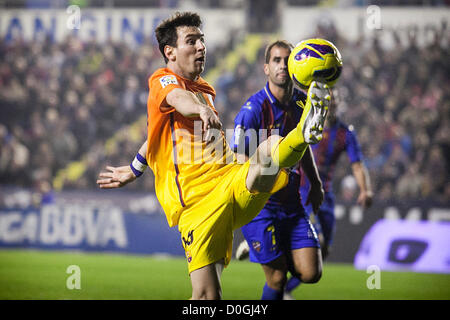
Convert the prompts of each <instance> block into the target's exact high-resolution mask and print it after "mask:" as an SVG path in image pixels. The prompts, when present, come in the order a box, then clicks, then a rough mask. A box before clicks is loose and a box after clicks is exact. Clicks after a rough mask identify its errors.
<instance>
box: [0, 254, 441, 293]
mask: <svg viewBox="0 0 450 320" xmlns="http://www.w3.org/2000/svg"><path fill="white" fill-rule="evenodd" d="M70 265H77V266H79V268H80V279H81V288H80V289H73V290H69V289H68V288H67V287H66V281H67V279H68V277H70V276H71V274H68V273H66V270H67V267H68V266H70ZM369 276H370V274H367V273H366V272H365V271H359V270H355V269H354V268H353V267H352V266H351V265H347V264H331V263H325V265H324V272H323V277H322V279H321V280H320V282H319V283H317V284H310V285H301V286H300V287H299V288H298V289H297V290H296V291H294V297H295V298H296V299H299V300H306V299H320V300H329V299H344V300H345V299H358V300H371V299H388V300H389V299H402V300H405V299H406V300H409V299H439V300H450V275H443V274H421V273H412V272H381V289H372V290H369V289H368V288H367V286H366V281H367V278H368V277H369ZM263 284H264V279H263V274H262V271H261V268H260V266H259V265H256V264H253V263H250V262H239V261H232V262H231V264H230V265H229V267H228V268H226V269H225V271H224V273H223V278H222V285H223V298H224V299H228V300H235V299H244V300H258V299H259V298H260V295H261V288H262V286H263ZM190 294H191V288H190V282H189V277H188V275H187V267H186V262H185V259H183V258H168V257H156V256H129V255H112V254H94V253H73V252H48V251H45V252H44V251H28V250H0V299H1V300H5V299H19V300H22V299H89V300H90V299H121V300H122V299H123V300H128V299H151V300H159V299H162V300H173V299H180V300H184V299H188V298H189V297H190Z"/></svg>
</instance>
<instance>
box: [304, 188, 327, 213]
mask: <svg viewBox="0 0 450 320" xmlns="http://www.w3.org/2000/svg"><path fill="white" fill-rule="evenodd" d="M324 196H325V191H324V190H323V187H322V184H321V183H315V184H312V185H311V188H310V189H309V193H308V198H307V199H306V205H308V204H311V206H312V209H313V212H314V214H317V212H318V211H319V208H320V205H321V204H322V202H323V198H324Z"/></svg>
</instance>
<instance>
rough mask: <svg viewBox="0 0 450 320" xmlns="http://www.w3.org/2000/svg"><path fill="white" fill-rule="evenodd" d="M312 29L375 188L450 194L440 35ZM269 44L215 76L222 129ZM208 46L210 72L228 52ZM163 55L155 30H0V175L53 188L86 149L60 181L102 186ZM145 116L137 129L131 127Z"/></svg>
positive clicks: (257, 82)
mask: <svg viewBox="0 0 450 320" xmlns="http://www.w3.org/2000/svg"><path fill="white" fill-rule="evenodd" d="M314 35H315V36H322V37H326V38H328V39H330V40H332V41H334V42H335V44H336V45H337V46H338V47H339V48H341V53H342V55H343V59H344V69H343V74H342V76H341V79H340V81H339V84H338V89H339V92H340V96H341V98H342V99H341V100H342V101H341V103H340V105H339V115H340V117H341V118H342V119H343V120H344V121H345V122H346V123H348V124H350V125H353V127H354V129H355V131H356V133H357V136H358V138H359V142H360V144H361V145H362V151H363V153H364V156H365V163H366V164H367V166H368V168H369V171H370V176H371V178H372V183H373V189H374V192H375V199H376V200H379V201H388V200H392V199H395V200H423V199H432V200H436V201H441V202H444V203H446V202H448V199H449V198H450V179H448V177H449V175H448V172H449V166H450V159H449V155H450V152H449V145H450V132H449V131H450V126H449V115H450V96H449V95H450V92H449V90H448V88H450V83H449V82H450V81H449V77H448V74H450V61H449V59H448V53H449V52H448V50H449V49H448V48H446V47H445V46H442V45H441V44H440V39H439V38H438V37H436V39H435V41H434V42H431V43H430V44H429V45H428V46H426V47H418V46H417V45H416V43H415V39H414V38H411V39H410V41H409V43H407V44H400V43H398V44H397V45H396V47H395V49H389V50H388V49H384V48H382V46H380V45H379V42H378V41H377V39H371V40H361V41H357V42H355V43H350V42H348V41H346V40H345V39H343V38H341V37H339V36H338V35H337V33H336V32H335V30H333V29H328V30H320V29H318V30H317V32H316V34H314ZM367 41H370V44H369V45H368V43H367ZM264 49H265V48H264V46H261V48H260V49H259V52H258V54H257V59H256V60H255V61H251V62H250V61H248V60H246V58H245V57H241V60H240V61H239V63H238V64H237V67H236V68H235V69H234V70H228V72H224V73H222V75H221V76H220V77H219V78H218V79H217V81H216V83H215V87H216V91H217V98H216V108H217V109H218V111H219V113H220V115H221V118H222V121H223V123H224V127H225V128H228V129H229V128H233V119H234V116H235V115H236V113H237V112H238V110H239V108H240V106H241V105H242V104H243V103H244V102H245V100H246V99H247V98H248V97H249V96H250V95H251V94H253V93H254V92H256V91H258V90H260V88H262V87H263V86H264V84H265V76H264V73H263V69H262V65H263V62H264ZM231 50H232V47H228V48H220V50H217V52H220V54H223V53H224V52H227V51H228V52H229V51H231ZM208 55H209V57H210V59H209V60H208V61H211V62H209V63H208V65H207V67H206V73H207V71H208V70H209V69H210V68H213V67H214V65H216V64H218V63H220V60H221V59H218V58H217V54H216V51H214V52H208ZM160 66H163V60H162V58H161V56H160V53H159V51H158V49H157V47H156V46H155V45H153V44H152V43H150V41H148V42H146V43H144V44H143V45H141V46H140V47H138V48H133V49H132V48H130V47H128V46H127V45H126V44H125V43H106V44H99V43H96V42H95V41H93V42H88V43H82V42H80V41H79V40H78V39H77V38H67V39H66V40H65V41H64V42H62V43H52V42H50V41H45V42H42V41H41V42H39V41H32V42H24V41H16V42H14V43H6V42H4V41H1V42H0V119H1V121H0V185H1V186H5V185H12V186H19V187H28V188H29V187H35V188H43V186H45V188H46V189H48V185H49V183H50V184H51V183H53V182H54V179H55V177H56V176H57V175H58V173H59V172H60V170H62V169H65V168H67V166H68V165H69V164H70V163H72V162H73V161H80V160H82V161H83V163H84V164H83V166H84V169H83V173H82V174H80V176H79V177H77V178H76V179H72V180H66V181H64V184H63V188H65V189H95V188H96V183H95V181H96V178H97V176H98V173H99V172H100V171H101V170H102V169H103V168H104V167H105V165H107V164H111V165H125V164H128V163H129V162H130V160H131V159H132V157H134V155H135V153H136V151H137V150H138V148H139V146H140V145H141V143H142V142H143V141H144V139H145V137H146V126H145V125H146V120H145V119H144V121H142V117H143V116H144V117H145V115H146V102H147V94H148V87H147V79H148V76H149V75H150V74H151V73H152V72H153V71H154V70H155V69H156V68H158V67H160ZM138 120H140V122H139V123H140V124H139V125H138V129H137V131H135V133H134V134H133V135H130V134H129V132H128V131H127V128H129V126H130V125H132V124H135V123H136V122H137V121H138ZM112 137H114V139H112V140H113V142H111V138H112ZM341 160H342V161H341V163H342V165H339V166H337V168H336V176H335V184H336V186H335V188H336V191H337V194H338V199H339V197H340V198H341V199H344V197H345V196H346V195H347V194H348V193H347V191H348V190H346V188H347V189H348V188H352V187H354V185H353V186H352V184H349V183H342V182H343V181H348V179H347V178H348V175H349V174H350V169H349V166H348V165H347V164H345V162H346V161H347V160H346V159H341ZM151 175H152V173H151V171H150V170H148V171H147V172H146V173H145V175H144V176H143V177H142V178H140V179H138V182H136V183H134V184H132V185H130V186H128V187H127V188H130V189H141V190H148V191H151V190H153V179H152V178H151ZM353 191H355V190H353ZM355 192H356V191H355ZM354 196H355V193H353V194H352V193H350V197H354ZM344 200H345V199H344Z"/></svg>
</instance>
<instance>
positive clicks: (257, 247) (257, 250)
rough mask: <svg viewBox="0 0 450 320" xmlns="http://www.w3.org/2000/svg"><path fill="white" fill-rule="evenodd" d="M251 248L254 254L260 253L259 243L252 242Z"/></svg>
mask: <svg viewBox="0 0 450 320" xmlns="http://www.w3.org/2000/svg"><path fill="white" fill-rule="evenodd" d="M252 247H253V249H255V251H256V252H260V251H261V242H259V241H253V242H252Z"/></svg>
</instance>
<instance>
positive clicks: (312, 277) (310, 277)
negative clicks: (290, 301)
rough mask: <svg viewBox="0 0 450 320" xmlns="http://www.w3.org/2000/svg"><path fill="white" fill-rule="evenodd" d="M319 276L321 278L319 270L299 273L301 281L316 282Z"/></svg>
mask: <svg viewBox="0 0 450 320" xmlns="http://www.w3.org/2000/svg"><path fill="white" fill-rule="evenodd" d="M320 278H322V271H321V270H315V271H311V272H305V273H303V274H300V279H301V281H302V282H303V283H317V282H319V280H320Z"/></svg>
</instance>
